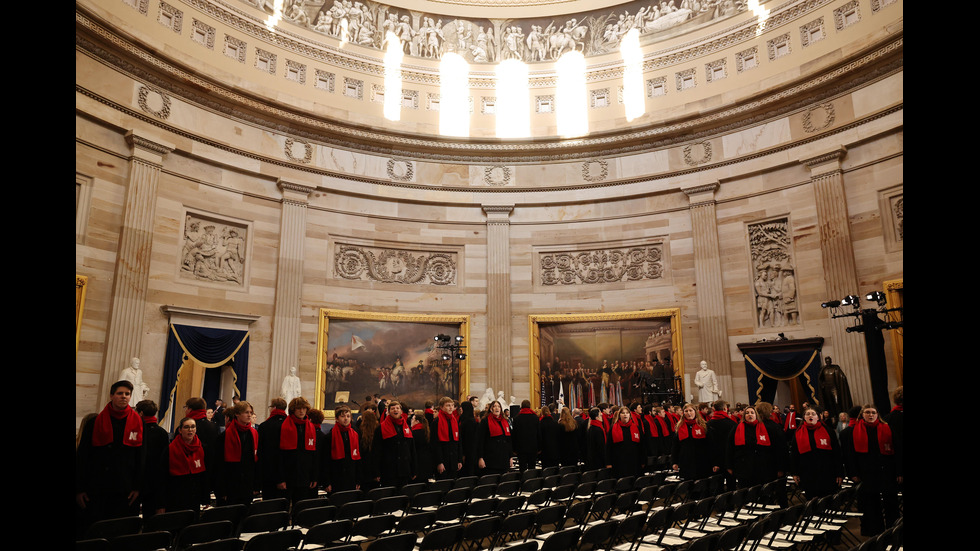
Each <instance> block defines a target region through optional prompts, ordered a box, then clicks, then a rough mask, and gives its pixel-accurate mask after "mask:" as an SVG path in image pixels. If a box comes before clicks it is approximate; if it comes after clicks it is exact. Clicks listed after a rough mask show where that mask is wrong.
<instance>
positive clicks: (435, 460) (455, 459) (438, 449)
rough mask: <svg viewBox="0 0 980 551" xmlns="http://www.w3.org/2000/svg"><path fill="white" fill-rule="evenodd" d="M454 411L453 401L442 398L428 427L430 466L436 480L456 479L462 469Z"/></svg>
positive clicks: (461, 450)
mask: <svg viewBox="0 0 980 551" xmlns="http://www.w3.org/2000/svg"><path fill="white" fill-rule="evenodd" d="M455 411H456V404H455V403H453V399H452V398H450V397H448V396H443V397H442V398H440V399H439V406H438V409H437V410H436V411H435V413H434V414H433V419H432V422H431V423H430V424H429V426H428V427H429V430H428V434H429V440H430V441H431V446H430V449H431V453H432V465H433V467H434V469H435V475H436V478H437V479H443V478H450V479H451V478H456V476H457V474H458V473H459V470H460V469H462V468H463V444H462V438H461V437H460V428H459V425H460V422H459V418H457V417H456V416H455V415H453V413H454V412H455Z"/></svg>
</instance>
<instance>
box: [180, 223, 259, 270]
mask: <svg viewBox="0 0 980 551" xmlns="http://www.w3.org/2000/svg"><path fill="white" fill-rule="evenodd" d="M247 239H248V226H247V225H245V224H242V223H236V222H232V221H227V220H221V219H218V218H214V217H209V216H203V215H199V214H195V213H190V212H188V213H187V214H186V215H185V216H184V245H183V250H182V252H181V257H180V258H181V260H180V276H181V277H184V278H190V279H196V280H199V281H213V282H218V283H230V284H237V285H244V283H245V270H246V267H247V266H246V262H247V256H248V253H247V247H246V242H247Z"/></svg>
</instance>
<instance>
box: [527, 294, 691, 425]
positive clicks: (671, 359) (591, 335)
mask: <svg viewBox="0 0 980 551" xmlns="http://www.w3.org/2000/svg"><path fill="white" fill-rule="evenodd" d="M528 318H529V324H528V325H529V328H530V329H529V330H530V333H531V334H530V339H529V341H530V343H531V354H530V358H531V392H532V402H534V404H535V407H537V406H540V405H541V404H552V403H556V402H558V401H561V402H562V403H564V404H565V405H566V406H568V407H571V408H576V407H579V408H584V407H592V406H595V405H597V404H599V403H602V402H608V403H613V404H623V405H626V404H630V403H632V402H635V401H643V402H645V403H649V402H667V401H670V402H672V403H678V402H679V401H680V400H681V397H682V396H683V395H684V389H683V387H682V385H683V380H684V351H683V346H682V340H681V325H680V309H679V308H670V309H662V310H641V311H636V312H617V313H596V314H548V315H534V314H532V315H530V316H528Z"/></svg>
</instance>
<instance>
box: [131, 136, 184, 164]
mask: <svg viewBox="0 0 980 551" xmlns="http://www.w3.org/2000/svg"><path fill="white" fill-rule="evenodd" d="M126 143H127V144H129V145H130V147H131V148H132V153H133V157H135V158H138V159H140V160H142V161H146V162H148V163H153V164H157V165H159V164H162V163H163V156H164V155H166V154H168V153H170V152H171V151H173V150H174V149H176V148H177V146H176V145H174V144H172V143H169V142H165V141H163V140H161V139H160V138H159V137H158V136H154V135H152V134H148V133H146V132H143V131H142V130H135V129H131V130H129V131H127V132H126Z"/></svg>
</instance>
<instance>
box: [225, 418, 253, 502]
mask: <svg viewBox="0 0 980 551" xmlns="http://www.w3.org/2000/svg"><path fill="white" fill-rule="evenodd" d="M234 426H235V425H234V423H233V424H232V425H230V426H229V427H228V428H227V429H225V432H223V433H221V439H220V442H219V449H220V450H221V456H220V457H221V460H220V461H218V462H217V463H216V464H215V470H216V471H217V488H216V489H215V494H216V495H217V496H219V497H223V498H225V500H226V501H227V503H229V504H232V503H243V504H246V505H247V504H249V503H251V502H252V498H253V492H255V491H257V490H260V489H261V486H260V484H259V482H260V481H259V466H258V457H257V455H256V453H255V452H254V451H253V450H254V449H255V447H254V446H255V443H254V442H252V431H250V430H244V431H237V432H238V438H239V440H240V442H241V455H240V456H239V457H238V461H226V460H225V457H224V455H225V454H224V449H225V440H226V439H227V438H229V434H230V433H229V431H233V430H236V429H235V428H234Z"/></svg>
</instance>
